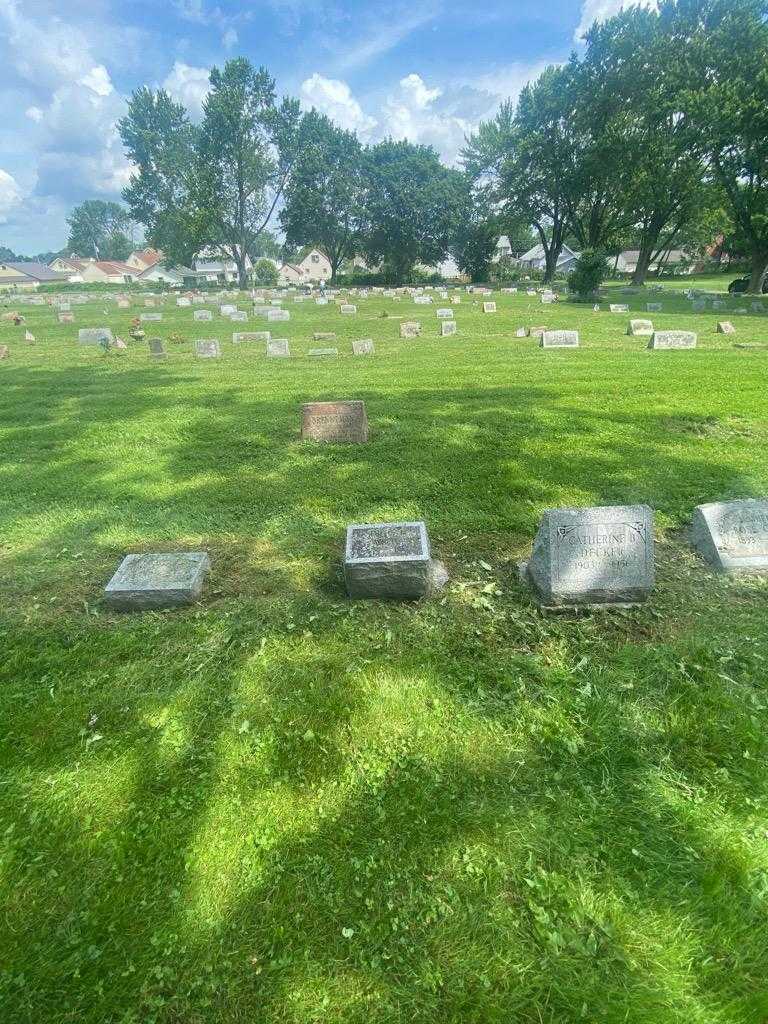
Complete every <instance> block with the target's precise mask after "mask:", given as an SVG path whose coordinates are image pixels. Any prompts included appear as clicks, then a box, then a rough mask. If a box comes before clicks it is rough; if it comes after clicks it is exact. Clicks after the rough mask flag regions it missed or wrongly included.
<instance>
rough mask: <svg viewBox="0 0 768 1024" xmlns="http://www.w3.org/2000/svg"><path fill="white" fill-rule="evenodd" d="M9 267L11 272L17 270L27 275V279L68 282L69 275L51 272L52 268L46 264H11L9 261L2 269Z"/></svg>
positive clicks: (24, 262) (30, 262) (3, 264)
mask: <svg viewBox="0 0 768 1024" xmlns="http://www.w3.org/2000/svg"><path fill="white" fill-rule="evenodd" d="M2 267H8V268H9V269H10V270H15V271H17V272H18V273H19V274H26V276H27V277H29V278H31V279H32V280H33V281H66V279H67V275H66V274H60V273H59V272H58V271H56V270H51V268H50V267H46V265H45V264H44V263H35V262H33V261H29V262H28V261H23V262H18V263H9V262H8V261H7V260H6V261H5V262H3V263H2V264H0V268H2Z"/></svg>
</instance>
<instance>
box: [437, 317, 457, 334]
mask: <svg viewBox="0 0 768 1024" xmlns="http://www.w3.org/2000/svg"><path fill="white" fill-rule="evenodd" d="M458 332H459V325H458V324H457V323H456V321H455V320H443V321H442V323H441V324H440V337H441V338H450V337H452V336H453V335H454V334H458Z"/></svg>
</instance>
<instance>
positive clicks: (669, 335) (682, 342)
mask: <svg viewBox="0 0 768 1024" xmlns="http://www.w3.org/2000/svg"><path fill="white" fill-rule="evenodd" d="M648 348H696V334H695V333H694V332H693V331H654V332H653V336H652V337H651V340H650V341H649V343H648Z"/></svg>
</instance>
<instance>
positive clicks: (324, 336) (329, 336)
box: [312, 331, 336, 341]
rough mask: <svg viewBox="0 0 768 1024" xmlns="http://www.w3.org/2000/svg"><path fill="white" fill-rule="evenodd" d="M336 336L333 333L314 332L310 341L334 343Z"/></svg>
mask: <svg viewBox="0 0 768 1024" xmlns="http://www.w3.org/2000/svg"><path fill="white" fill-rule="evenodd" d="M335 340H336V334H335V333H334V332H333V331H315V332H314V334H313V335H312V341H335Z"/></svg>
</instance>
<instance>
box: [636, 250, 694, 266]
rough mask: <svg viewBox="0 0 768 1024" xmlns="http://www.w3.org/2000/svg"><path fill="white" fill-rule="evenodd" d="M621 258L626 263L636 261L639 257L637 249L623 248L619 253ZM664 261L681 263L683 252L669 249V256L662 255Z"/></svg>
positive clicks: (683, 257)
mask: <svg viewBox="0 0 768 1024" xmlns="http://www.w3.org/2000/svg"><path fill="white" fill-rule="evenodd" d="M621 258H622V259H623V260H625V261H626V262H627V263H636V262H637V261H638V259H639V258H640V250H639V249H625V250H624V252H623V253H622V254H621ZM662 258H663V259H664V262H665V263H681V262H682V261H683V260H684V259H685V253H684V252H683V250H682V249H671V250H670V252H669V257H668V258H667V257H666V256H664V257H662Z"/></svg>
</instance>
